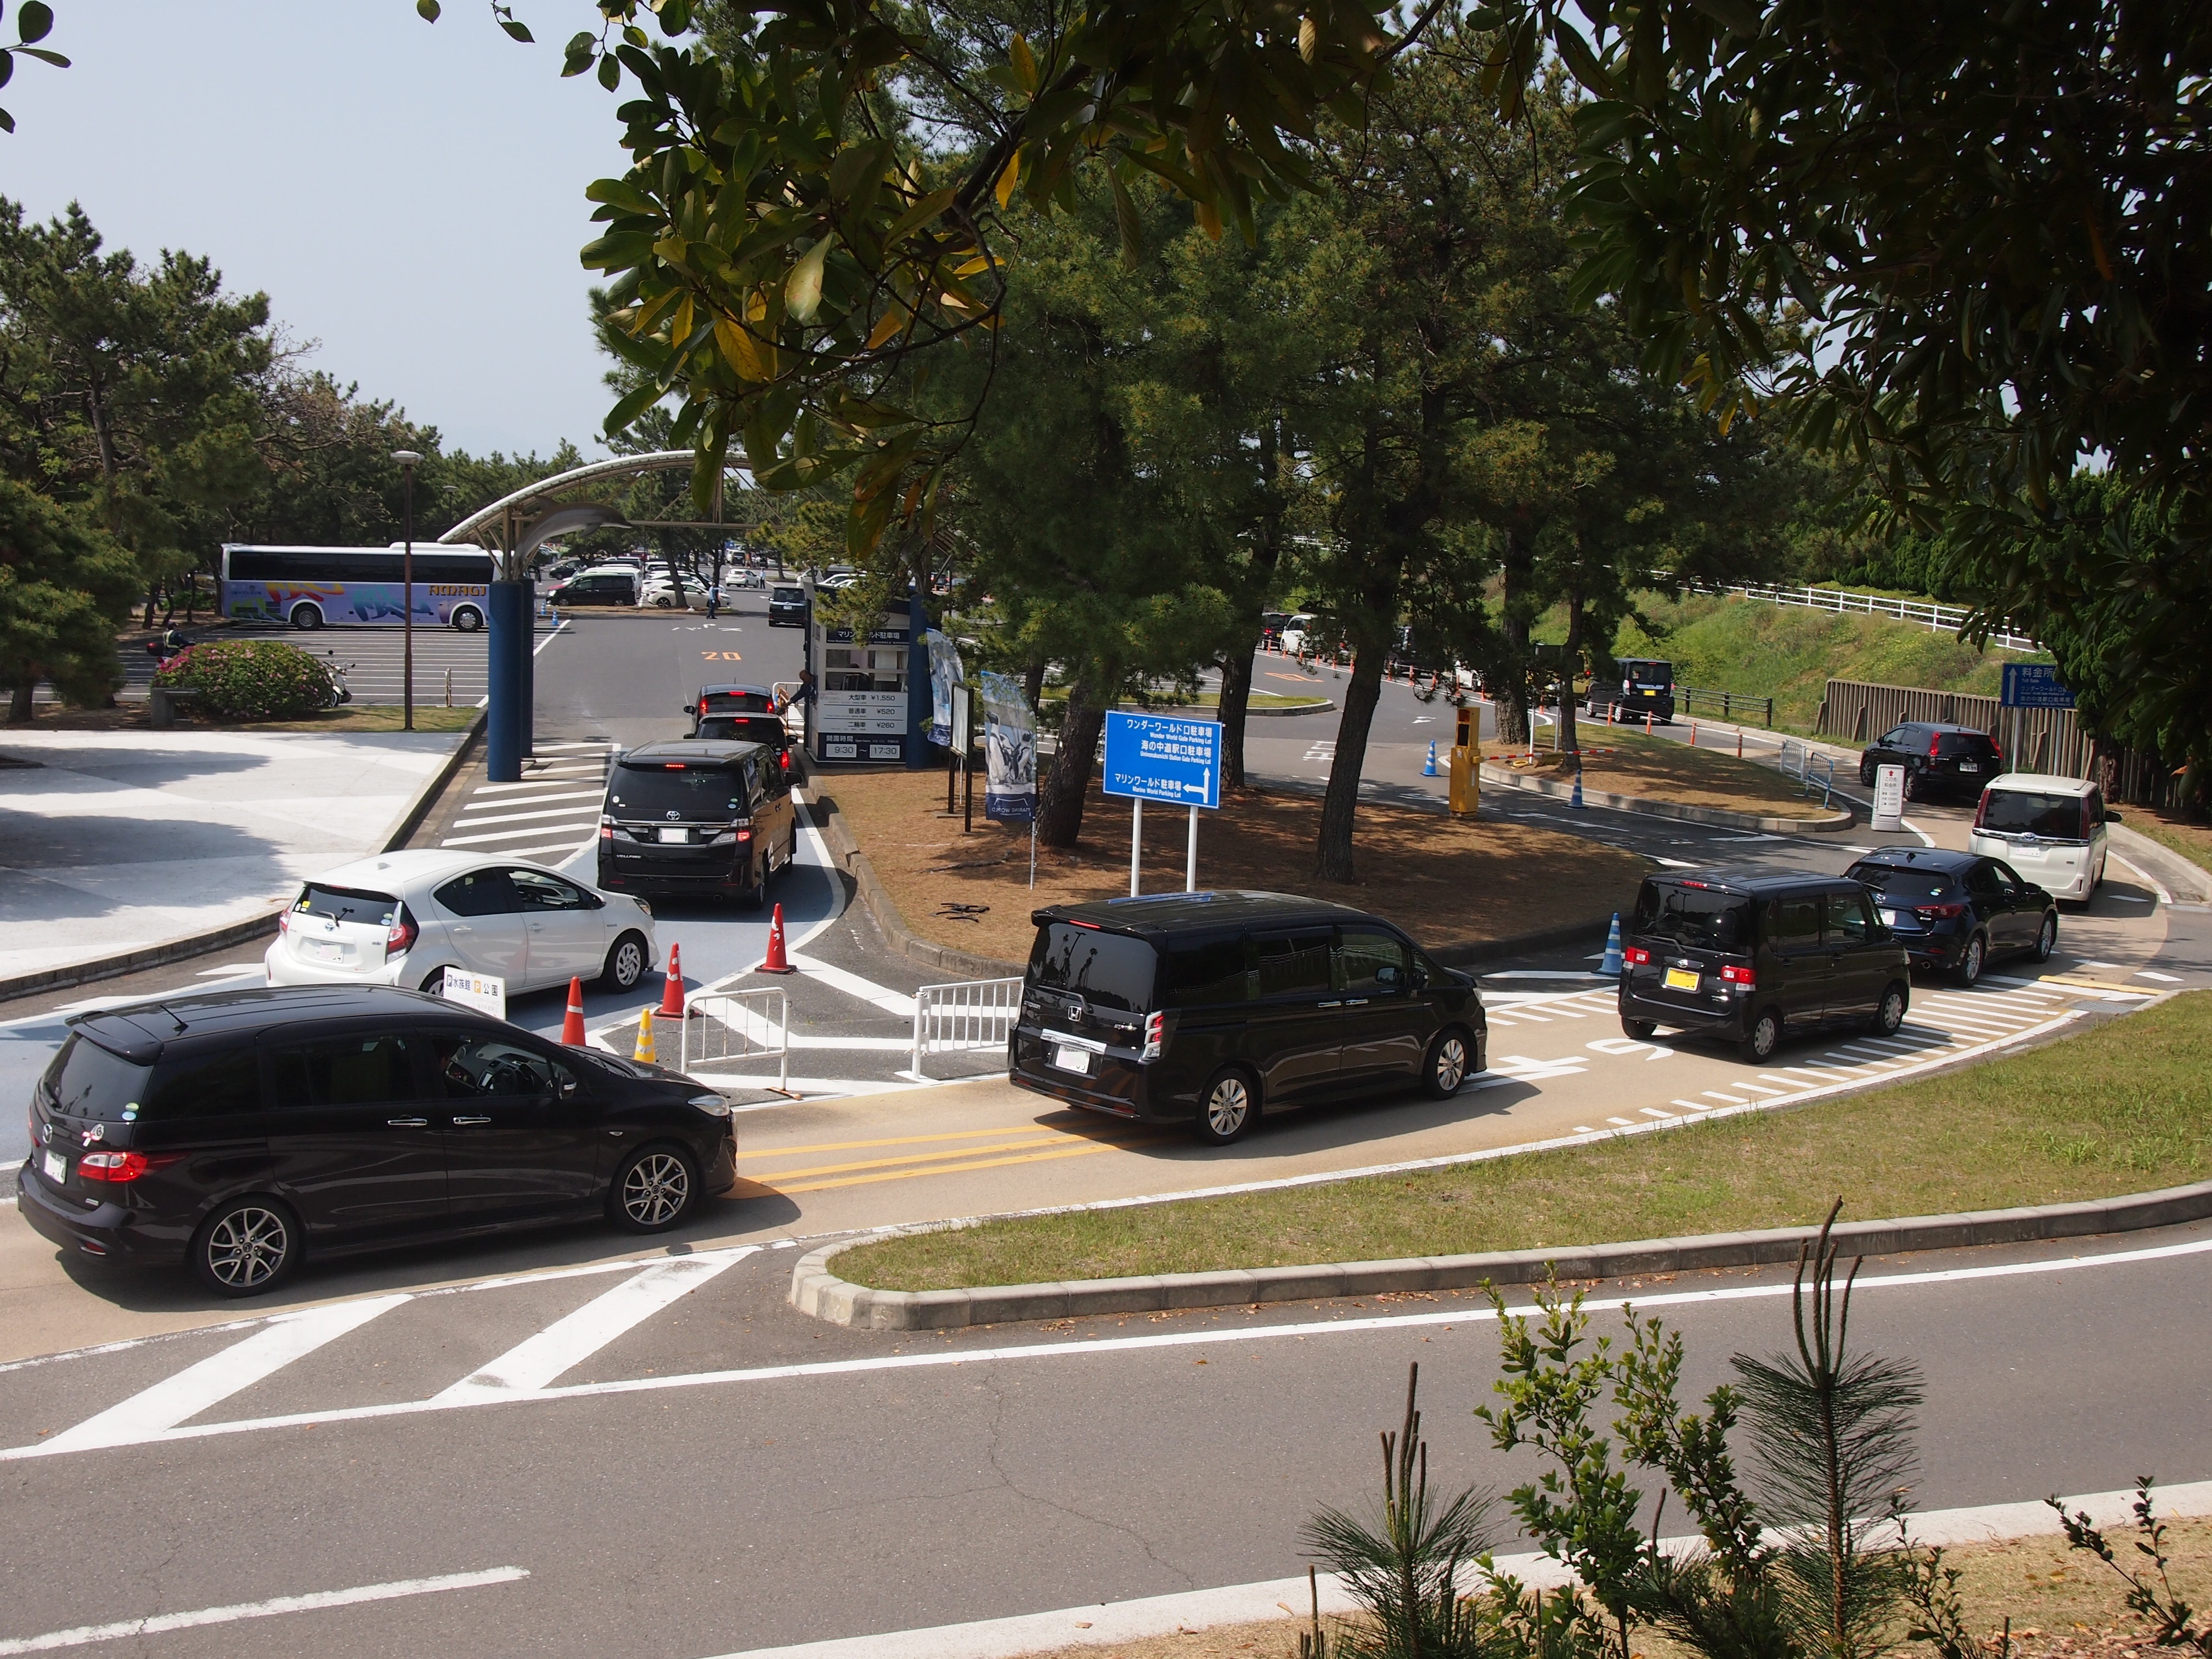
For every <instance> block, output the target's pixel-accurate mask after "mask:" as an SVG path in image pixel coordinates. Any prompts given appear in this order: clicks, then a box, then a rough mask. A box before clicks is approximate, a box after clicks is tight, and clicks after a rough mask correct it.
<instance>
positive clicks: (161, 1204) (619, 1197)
mask: <svg viewBox="0 0 2212 1659" xmlns="http://www.w3.org/2000/svg"><path fill="white" fill-rule="evenodd" d="M69 1023H70V1028H71V1029H70V1035H69V1036H68V1038H67V1039H66V1040H65V1041H64V1042H63V1044H62V1047H61V1052H60V1053H59V1054H56V1055H55V1056H54V1060H53V1064H52V1065H51V1066H48V1067H47V1068H46V1075H45V1076H44V1077H42V1078H40V1079H39V1083H38V1085H37V1087H36V1088H35V1089H34V1090H33V1091H32V1096H31V1156H30V1157H29V1158H28V1159H27V1160H26V1161H25V1163H24V1164H23V1168H22V1170H21V1174H20V1175H19V1176H17V1180H16V1200H15V1202H16V1207H17V1209H18V1210H20V1211H21V1213H22V1215H23V1217H24V1218H25V1219H26V1220H27V1221H28V1222H29V1223H30V1224H31V1225H32V1226H33V1227H34V1228H36V1229H37V1230H38V1231H40V1232H41V1233H43V1234H44V1235H45V1236H46V1237H48V1238H50V1239H52V1241H53V1242H54V1243H57V1244H58V1245H60V1246H61V1247H62V1248H63V1249H65V1250H68V1251H70V1253H72V1254H74V1255H84V1256H89V1257H93V1258H95V1259H98V1260H101V1261H112V1262H118V1263H131V1264H137V1263H149V1264H155V1265H173V1264H176V1263H179V1262H183V1263H187V1264H189V1265H190V1266H191V1268H192V1270H193V1271H194V1272H195V1273H197V1274H198V1276H199V1278H200V1280H201V1282H202V1283H203V1284H204V1285H206V1286H207V1287H208V1288H209V1289H210V1290H211V1291H215V1292H216V1294H217V1295H220V1296H254V1295H258V1294H259V1293H260V1292H262V1291H268V1290H272V1289H274V1288H275V1287H276V1285H278V1284H280V1283H281V1282H283V1279H285V1278H286V1277H287V1276H289V1274H290V1273H292V1272H293V1271H294V1270H295V1268H296V1267H298V1266H299V1264H300V1261H301V1257H302V1255H308V1254H312V1255H316V1256H324V1255H342V1254H348V1253H350V1252H353V1251H356V1250H364V1249H376V1248H378V1247H379V1246H382V1245H386V1244H398V1243H409V1242H414V1241H418V1240H421V1239H424V1238H432V1237H459V1236H462V1235H471V1234H479V1233H493V1232H501V1231H507V1230H508V1229H511V1228H515V1227H525V1226H536V1225H543V1224H545V1223H549V1222H557V1221H566V1220H574V1219H580V1218H587V1217H592V1216H599V1215H604V1216H605V1217H606V1218H607V1219H608V1220H610V1221H611V1222H613V1223H614V1224H615V1225H617V1227H622V1228H625V1229H627V1230H628V1231H632V1232H659V1231H664V1230H665V1229H667V1228H670V1227H673V1226H676V1225H678V1224H679V1223H681V1222H683V1221H684V1220H685V1219H686V1218H688V1217H690V1215H691V1214H692V1212H694V1210H695V1209H696V1206H697V1205H698V1201H699V1200H700V1198H701V1196H702V1195H708V1194H717V1193H724V1192H727V1191H728V1190H729V1189H730V1188H731V1187H732V1185H734V1184H735V1182H736V1180H737V1139H736V1135H735V1133H734V1132H733V1130H732V1127H731V1119H730V1108H729V1103H727V1102H726V1101H725V1100H724V1099H723V1098H722V1097H720V1095H718V1094H715V1093H714V1092H713V1091H709V1090H704V1089H702V1088H701V1087H700V1085H697V1084H696V1083H693V1082H692V1081H691V1080H690V1079H688V1078H684V1077H680V1076H678V1074H676V1073H673V1072H664V1071H662V1070H660V1069H659V1067H657V1066H641V1065H634V1064H632V1063H631V1062H629V1061H628V1060H617V1059H616V1058H615V1057H614V1056H612V1055H611V1054H601V1053H599V1051H597V1050H596V1049H591V1048H562V1047H559V1046H557V1045H556V1044H554V1043H550V1042H545V1041H544V1039H542V1038H539V1037H537V1036H532V1034H530V1033H529V1032H527V1031H524V1030H519V1029H517V1028H516V1027H514V1026H512V1025H509V1024H506V1023H505V1022H504V1021H501V1020H496V1019H493V1018H490V1017H489V1015H485V1014H479V1013H476V1012H471V1011H470V1010H468V1009H465V1008H462V1007H459V1006H456V1005H454V1004H453V1003H450V1002H444V1001H441V1000H439V999H437V998H435V997H428V996H423V995H421V994H418V993H416V992H413V991H402V990H397V989H393V988H391V987H382V986H376V987H370V986H357V985H345V986H338V985H301V986H285V987H270V988H269V989H266V990H253V991H222V992H206V993H201V994H191V995H181V996H172V997H165V998H161V999H160V1000H155V1001H152V1002H141V1003H135V1004H132V1005H131V1006H127V1007H123V1008H110V1009H105V1010H102V1011H101V1012H98V1013H93V1014H84V1015H81V1016H79V1017H78V1018H75V1019H72V1020H70V1022H69Z"/></svg>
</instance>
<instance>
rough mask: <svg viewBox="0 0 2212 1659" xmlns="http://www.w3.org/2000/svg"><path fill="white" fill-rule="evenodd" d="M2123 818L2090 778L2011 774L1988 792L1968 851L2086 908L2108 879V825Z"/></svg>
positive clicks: (1993, 784) (1975, 820) (1995, 781)
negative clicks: (1996, 861) (2109, 806)
mask: <svg viewBox="0 0 2212 1659" xmlns="http://www.w3.org/2000/svg"><path fill="white" fill-rule="evenodd" d="M2119 818H2120V815H2119V814H2118V812H2112V811H2106V807H2105V797H2104V793H2103V792H2102V791H2101V790H2100V789H2099V788H2098V787H2097V786H2096V785H2095V784H2093V783H2091V782H2090V781H2088V780H2087V779H2086V778H2062V777H2058V776H2057V775H2053V774H2051V773H2045V772H2008V773H2006V774H2005V775H2003V776H2002V777H2000V778H1997V779H1995V780H1993V781H1991V782H1990V785H1989V787H1987V788H1985V789H1984V790H1983V791H1982V805H1981V809H1980V810H1979V811H1977V812H1976V813H1975V814H1974V828H1973V830H1972V833H1971V834H1970V835H1969V836H1967V839H1966V849H1967V851H1969V852H1972V853H1979V854H1983V855H1984V856H1985V857H1988V858H1993V859H2001V860H2003V861H2004V862H2005V863H2007V864H2008V865H2010V866H2012V867H2013V868H2014V869H2015V870H2016V871H2018V872H2020V873H2021V875H2022V876H2023V877H2025V878H2027V879H2028V880H2029V881H2032V882H2033V883H2034V884H2036V885H2037V886H2039V887H2040V888H2042V889H2044V890H2045V891H2046V892H2048V893H2050V894H2051V896H2052V897H2054V898H2062V899H2074V900H2077V901H2084V902H2086V901H2087V898H2088V896H2090V894H2092V893H2093V892H2095V891H2096V890H2097V888H2098V885H2099V884H2100V883H2101V882H2103V880H2104V879H2105V842H2106V829H2105V825H2106V823H2118V822H2119Z"/></svg>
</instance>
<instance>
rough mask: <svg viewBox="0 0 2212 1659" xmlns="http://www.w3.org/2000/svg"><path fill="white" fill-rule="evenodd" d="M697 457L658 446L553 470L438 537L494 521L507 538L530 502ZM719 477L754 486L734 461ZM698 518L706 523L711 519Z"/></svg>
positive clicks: (679, 466)
mask: <svg viewBox="0 0 2212 1659" xmlns="http://www.w3.org/2000/svg"><path fill="white" fill-rule="evenodd" d="M697 459H698V458H697V457H696V455H694V454H693V453H692V452H691V451H690V450H688V449H659V450H655V451H653V453H650V454H647V455H617V456H615V457H613V458H612V459H609V460H604V461H592V462H590V463H588V464H587V465H583V466H578V467H571V468H570V469H569V470H568V471H566V472H556V474H554V475H553V477H550V478H541V479H539V480H538V482H537V483H534V484H529V485H526V486H525V487H524V488H523V489H518V490H516V491H515V492H514V493H513V495H502V496H501V497H500V498H499V499H498V500H497V501H494V502H492V503H491V505H490V506H489V507H478V508H477V510H476V511H475V512H473V513H470V514H469V516H468V517H467V518H465V519H463V520H461V521H460V522H459V524H457V525H455V526H453V528H452V529H451V530H448V531H447V532H446V533H445V534H444V535H442V536H441V537H439V538H438V539H439V541H441V542H443V543H453V542H468V541H474V540H476V539H477V532H478V531H480V530H482V529H483V527H484V526H486V525H490V524H497V525H499V526H501V529H502V531H503V532H507V535H503V536H502V538H501V539H502V540H506V539H508V538H509V537H511V534H512V532H511V531H509V530H508V526H510V525H512V524H513V522H515V521H516V520H523V519H526V516H527V515H526V513H525V511H524V510H525V509H526V508H529V507H532V506H533V505H540V506H552V505H554V504H555V503H554V501H553V498H554V497H555V496H557V495H562V494H564V493H565V492H567V491H568V490H572V489H578V488H580V486H582V485H585V484H588V483H597V482H598V481H599V479H601V478H623V477H633V476H635V475H636V474H638V473H641V472H673V471H678V470H681V471H687V472H688V471H690V469H691V467H692V465H693V464H694V463H695V462H696V460H697ZM722 477H723V480H724V484H725V487H727V483H728V480H729V479H730V478H732V477H736V478H737V479H738V480H739V483H738V488H739V489H751V488H752V487H753V481H752V474H751V472H750V471H749V470H748V469H746V468H745V467H744V466H741V465H738V463H736V462H734V461H732V462H726V463H725V464H724V465H723V468H722ZM562 505H566V503H562ZM510 515H512V517H510ZM701 522H702V525H706V524H711V523H712V522H713V521H712V520H702V521H701Z"/></svg>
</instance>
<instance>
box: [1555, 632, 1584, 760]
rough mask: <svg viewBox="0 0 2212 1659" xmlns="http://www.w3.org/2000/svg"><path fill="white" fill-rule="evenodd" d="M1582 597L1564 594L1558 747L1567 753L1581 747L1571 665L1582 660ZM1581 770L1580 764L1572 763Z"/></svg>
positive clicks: (1573, 669)
mask: <svg viewBox="0 0 2212 1659" xmlns="http://www.w3.org/2000/svg"><path fill="white" fill-rule="evenodd" d="M1582 649H1583V596H1582V593H1581V591H1580V590H1579V589H1570V590H1569V591H1568V593H1567V660H1566V663H1565V666H1564V667H1562V668H1561V670H1560V673H1561V675H1562V676H1563V677H1564V678H1562V679H1561V681H1560V684H1559V747H1560V748H1562V749H1564V750H1566V751H1567V752H1568V753H1569V754H1575V753H1577V752H1579V751H1580V750H1581V747H1582V745H1581V744H1580V743H1579V742H1578V741H1577V738H1576V736H1575V665H1576V664H1577V662H1579V661H1581V659H1582ZM1576 769H1577V771H1579V770H1580V769H1581V763H1580V762H1579V761H1577V763H1576Z"/></svg>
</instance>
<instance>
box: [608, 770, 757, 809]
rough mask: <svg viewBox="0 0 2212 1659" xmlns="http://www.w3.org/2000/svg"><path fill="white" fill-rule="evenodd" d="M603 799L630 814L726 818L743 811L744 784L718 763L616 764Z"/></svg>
mask: <svg viewBox="0 0 2212 1659" xmlns="http://www.w3.org/2000/svg"><path fill="white" fill-rule="evenodd" d="M607 803H608V805H610V806H611V807H613V808H614V809H616V810H617V811H620V812H622V813H623V814H625V815H626V816H631V817H640V816H642V817H656V818H659V817H670V816H671V815H672V816H674V817H679V818H726V817H732V816H733V815H735V814H737V813H739V812H742V811H744V783H743V781H741V780H740V779H739V778H738V775H737V774H736V773H735V772H733V771H732V770H730V769H728V768H727V767H721V766H674V767H671V766H617V768H615V775H614V781H613V782H612V783H611V784H610V785H609V786H608V788H607Z"/></svg>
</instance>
